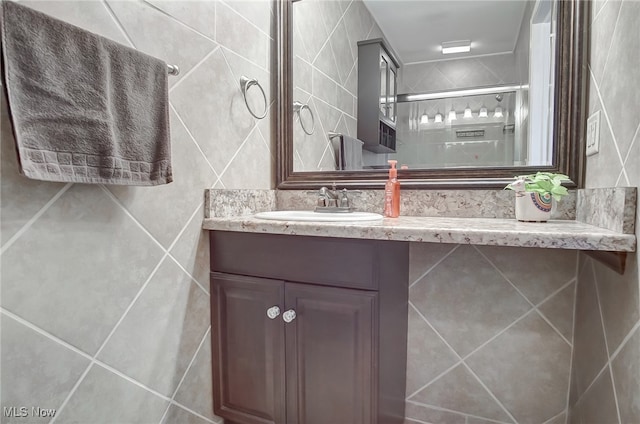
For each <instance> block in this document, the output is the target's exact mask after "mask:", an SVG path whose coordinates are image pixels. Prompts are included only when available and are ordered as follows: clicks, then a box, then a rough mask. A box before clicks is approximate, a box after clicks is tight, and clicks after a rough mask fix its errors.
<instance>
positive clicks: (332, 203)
mask: <svg viewBox="0 0 640 424" xmlns="http://www.w3.org/2000/svg"><path fill="white" fill-rule="evenodd" d="M313 193H316V194H317V195H318V201H317V204H316V209H315V211H316V212H329V213H345V212H353V210H354V208H352V207H351V202H350V200H349V196H348V194H347V193H348V192H347V189H346V188H343V189H342V190H340V191H338V190H337V189H336V185H335V183H334V184H333V187H332V189H328V188H327V187H320V190H318V191H317V192H313Z"/></svg>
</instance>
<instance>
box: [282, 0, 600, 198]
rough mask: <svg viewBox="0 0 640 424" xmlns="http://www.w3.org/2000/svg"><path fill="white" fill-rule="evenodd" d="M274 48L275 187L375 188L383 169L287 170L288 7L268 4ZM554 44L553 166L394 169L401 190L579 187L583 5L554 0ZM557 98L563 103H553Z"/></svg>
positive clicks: (582, 0) (287, 2)
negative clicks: (525, 178) (516, 180)
mask: <svg viewBox="0 0 640 424" xmlns="http://www.w3.org/2000/svg"><path fill="white" fill-rule="evenodd" d="M274 1H275V2H276V4H275V18H276V20H275V40H274V41H275V44H274V53H275V54H273V55H272V78H271V82H272V93H274V95H275V100H276V105H275V106H276V108H275V111H276V113H275V114H274V116H273V127H272V128H273V132H272V135H273V136H274V137H275V140H276V145H277V159H276V160H277V167H276V188H278V189H301V190H309V189H317V188H319V187H322V186H331V185H332V184H333V183H335V184H337V185H338V186H340V187H349V188H364V189H367V188H381V187H383V186H384V183H385V181H386V180H387V178H388V172H387V171H386V170H375V171H374V170H372V171H337V172H331V173H329V172H326V171H311V172H306V171H305V172H294V170H293V65H292V63H293V30H292V28H293V27H292V22H293V3H294V2H295V1H298V0H274ZM557 5H558V12H557V15H558V17H557V19H558V21H557V22H558V26H559V31H558V34H557V36H558V45H557V48H556V71H555V72H556V74H555V75H556V87H555V99H554V101H555V102H556V107H555V110H554V141H555V143H554V156H553V157H554V162H555V164H554V165H552V166H525V167H522V166H521V167H486V168H476V169H472V168H468V169H451V170H442V169H409V170H404V171H399V173H398V174H399V175H398V176H399V179H400V181H401V183H402V186H403V187H405V188H418V189H441V188H447V189H453V188H457V189H462V188H464V189H469V188H498V187H499V188H503V187H504V186H505V185H506V184H508V183H509V182H511V181H513V177H514V176H515V175H518V174H525V173H532V172H536V171H546V172H557V173H562V174H566V175H568V176H569V178H570V181H568V182H567V183H566V184H565V185H566V186H568V187H570V188H576V187H581V186H582V181H583V178H584V148H583V146H582V145H583V143H582V140H583V139H584V134H585V130H586V113H587V84H588V78H587V76H588V73H587V57H588V54H587V53H588V45H587V43H588V40H589V33H588V29H589V25H588V23H589V21H588V19H589V10H590V7H589V1H588V0H558V2H557ZM560 99H562V100H564V101H559V100H560Z"/></svg>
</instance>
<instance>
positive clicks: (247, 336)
mask: <svg viewBox="0 0 640 424" xmlns="http://www.w3.org/2000/svg"><path fill="white" fill-rule="evenodd" d="M210 240H211V270H212V273H211V320H212V348H213V355H212V356H213V358H212V360H213V367H212V368H213V393H214V412H215V413H216V414H217V415H219V416H221V417H223V418H224V419H225V423H227V424H229V423H233V424H258V423H259V424H266V423H277V424H285V423H286V424H328V423H331V424H387V423H388V424H395V423H397V424H400V423H402V421H403V416H404V397H405V373H406V337H407V305H408V303H407V291H408V287H407V285H408V244H407V243H401V242H381V241H372V240H353V239H333V238H324V237H301V236H281V235H267V234H252V233H234V232H220V231H215V232H210ZM275 308H277V310H276V309H275ZM294 312H295V315H294ZM285 318H286V319H285Z"/></svg>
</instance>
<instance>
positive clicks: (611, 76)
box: [570, 0, 640, 424]
mask: <svg viewBox="0 0 640 424" xmlns="http://www.w3.org/2000/svg"><path fill="white" fill-rule="evenodd" d="M591 5H592V10H591V28H590V29H591V54H590V58H589V68H588V73H589V78H590V88H589V114H592V113H594V112H596V111H598V110H599V111H601V113H600V152H599V153H598V154H597V155H594V156H589V157H587V169H586V187H588V188H591V187H613V186H617V187H629V186H631V187H638V186H639V185H640V36H639V34H638V26H637V23H638V21H639V20H640V2H637V1H633V0H624V1H620V0H607V1H599V2H592V4H591ZM636 219H637V221H636V228H640V227H639V224H640V215H638V217H637V218H636ZM581 261H582V262H583V266H582V272H581V274H580V277H579V281H578V297H577V298H578V305H577V310H578V311H584V313H583V314H582V318H581V319H579V318H578V317H577V316H576V328H575V333H576V338H578V335H579V334H582V335H583V336H582V337H581V341H580V343H581V345H582V346H583V347H582V348H580V349H579V348H578V340H576V350H575V351H574V358H573V364H574V366H573V370H572V380H573V381H572V389H571V405H572V408H571V417H570V422H571V423H585V424H586V423H591V422H607V423H620V424H626V423H636V422H640V401H639V398H638V393H640V365H639V364H640V330H639V328H640V299H639V292H640V288H639V286H640V277H639V275H640V272H639V271H640V270H639V267H640V264H639V263H640V261H638V254H637V253H632V254H630V256H629V257H628V258H627V269H626V272H625V274H624V275H619V274H616V273H615V272H613V271H611V270H609V269H608V268H606V267H605V266H604V265H602V264H599V263H598V262H595V261H593V260H591V259H587V258H586V257H583V258H581Z"/></svg>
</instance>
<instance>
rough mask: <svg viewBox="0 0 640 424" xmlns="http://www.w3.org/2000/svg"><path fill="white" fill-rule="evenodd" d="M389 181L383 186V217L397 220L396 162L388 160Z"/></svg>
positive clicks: (398, 184) (398, 195)
mask: <svg viewBox="0 0 640 424" xmlns="http://www.w3.org/2000/svg"><path fill="white" fill-rule="evenodd" d="M388 162H389V165H391V168H390V169H389V180H388V181H387V183H386V184H385V185H384V216H385V217H387V218H397V217H398V216H399V215H400V182H399V181H398V170H397V169H396V163H398V161H397V160H389V161H388Z"/></svg>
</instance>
